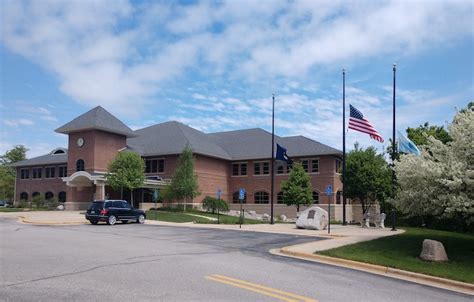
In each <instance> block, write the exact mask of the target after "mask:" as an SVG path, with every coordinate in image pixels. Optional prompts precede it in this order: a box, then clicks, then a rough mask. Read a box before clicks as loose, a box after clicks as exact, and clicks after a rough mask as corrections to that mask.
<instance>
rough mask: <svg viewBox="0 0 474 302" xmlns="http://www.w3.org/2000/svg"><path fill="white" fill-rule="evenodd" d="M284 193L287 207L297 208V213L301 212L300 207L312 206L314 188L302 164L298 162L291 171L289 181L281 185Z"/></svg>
mask: <svg viewBox="0 0 474 302" xmlns="http://www.w3.org/2000/svg"><path fill="white" fill-rule="evenodd" d="M281 190H282V192H283V202H284V203H285V204H286V205H287V206H291V205H294V206H296V211H298V212H299V211H300V205H310V204H311V203H312V202H313V188H312V187H311V178H310V177H309V175H308V173H306V172H305V171H304V168H303V166H302V165H301V163H299V162H297V163H295V165H294V166H293V169H291V172H290V175H289V176H288V180H287V181H283V182H282V184H281Z"/></svg>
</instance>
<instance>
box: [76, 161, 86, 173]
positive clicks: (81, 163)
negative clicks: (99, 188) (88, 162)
mask: <svg viewBox="0 0 474 302" xmlns="http://www.w3.org/2000/svg"><path fill="white" fill-rule="evenodd" d="M76 171H84V161H83V160H82V159H78V160H77V162H76Z"/></svg>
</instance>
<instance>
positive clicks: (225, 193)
mask: <svg viewBox="0 0 474 302" xmlns="http://www.w3.org/2000/svg"><path fill="white" fill-rule="evenodd" d="M194 158H195V162H194V172H195V173H196V175H197V178H198V184H199V191H200V192H201V194H200V195H199V196H198V197H196V198H195V199H194V203H200V202H202V200H203V199H204V197H206V196H211V197H216V193H217V189H221V192H222V193H221V198H222V199H223V200H226V201H229V200H231V199H232V197H231V196H230V195H229V173H230V164H229V162H228V161H226V160H222V159H217V158H212V157H207V156H203V155H195V156H194Z"/></svg>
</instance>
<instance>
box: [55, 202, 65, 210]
mask: <svg viewBox="0 0 474 302" xmlns="http://www.w3.org/2000/svg"><path fill="white" fill-rule="evenodd" d="M56 210H58V211H64V205H62V204H60V205H59V206H57V207H56Z"/></svg>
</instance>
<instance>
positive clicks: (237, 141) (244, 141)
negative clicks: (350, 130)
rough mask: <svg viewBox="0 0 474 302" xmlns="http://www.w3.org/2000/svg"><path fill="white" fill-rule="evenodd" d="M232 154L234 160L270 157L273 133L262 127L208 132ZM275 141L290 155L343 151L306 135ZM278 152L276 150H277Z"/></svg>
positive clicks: (327, 153)
mask: <svg viewBox="0 0 474 302" xmlns="http://www.w3.org/2000/svg"><path fill="white" fill-rule="evenodd" d="M208 135H209V136H211V137H213V138H214V139H215V142H216V143H217V144H218V145H220V146H221V147H223V148H224V149H225V150H226V151H227V153H229V154H230V156H231V157H232V159H233V160H245V159H263V158H270V157H271V154H272V134H271V133H270V132H267V131H265V130H263V129H260V128H254V129H245V130H237V131H228V132H217V133H211V134H208ZM275 143H277V144H280V145H281V146H283V147H285V148H286V149H287V154H288V156H290V157H302V156H315V155H330V154H334V155H338V154H341V151H339V150H337V149H334V148H331V147H329V146H327V145H324V144H321V143H320V142H317V141H314V140H312V139H309V138H307V137H304V136H290V137H280V136H277V135H275ZM275 152H276V151H275Z"/></svg>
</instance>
